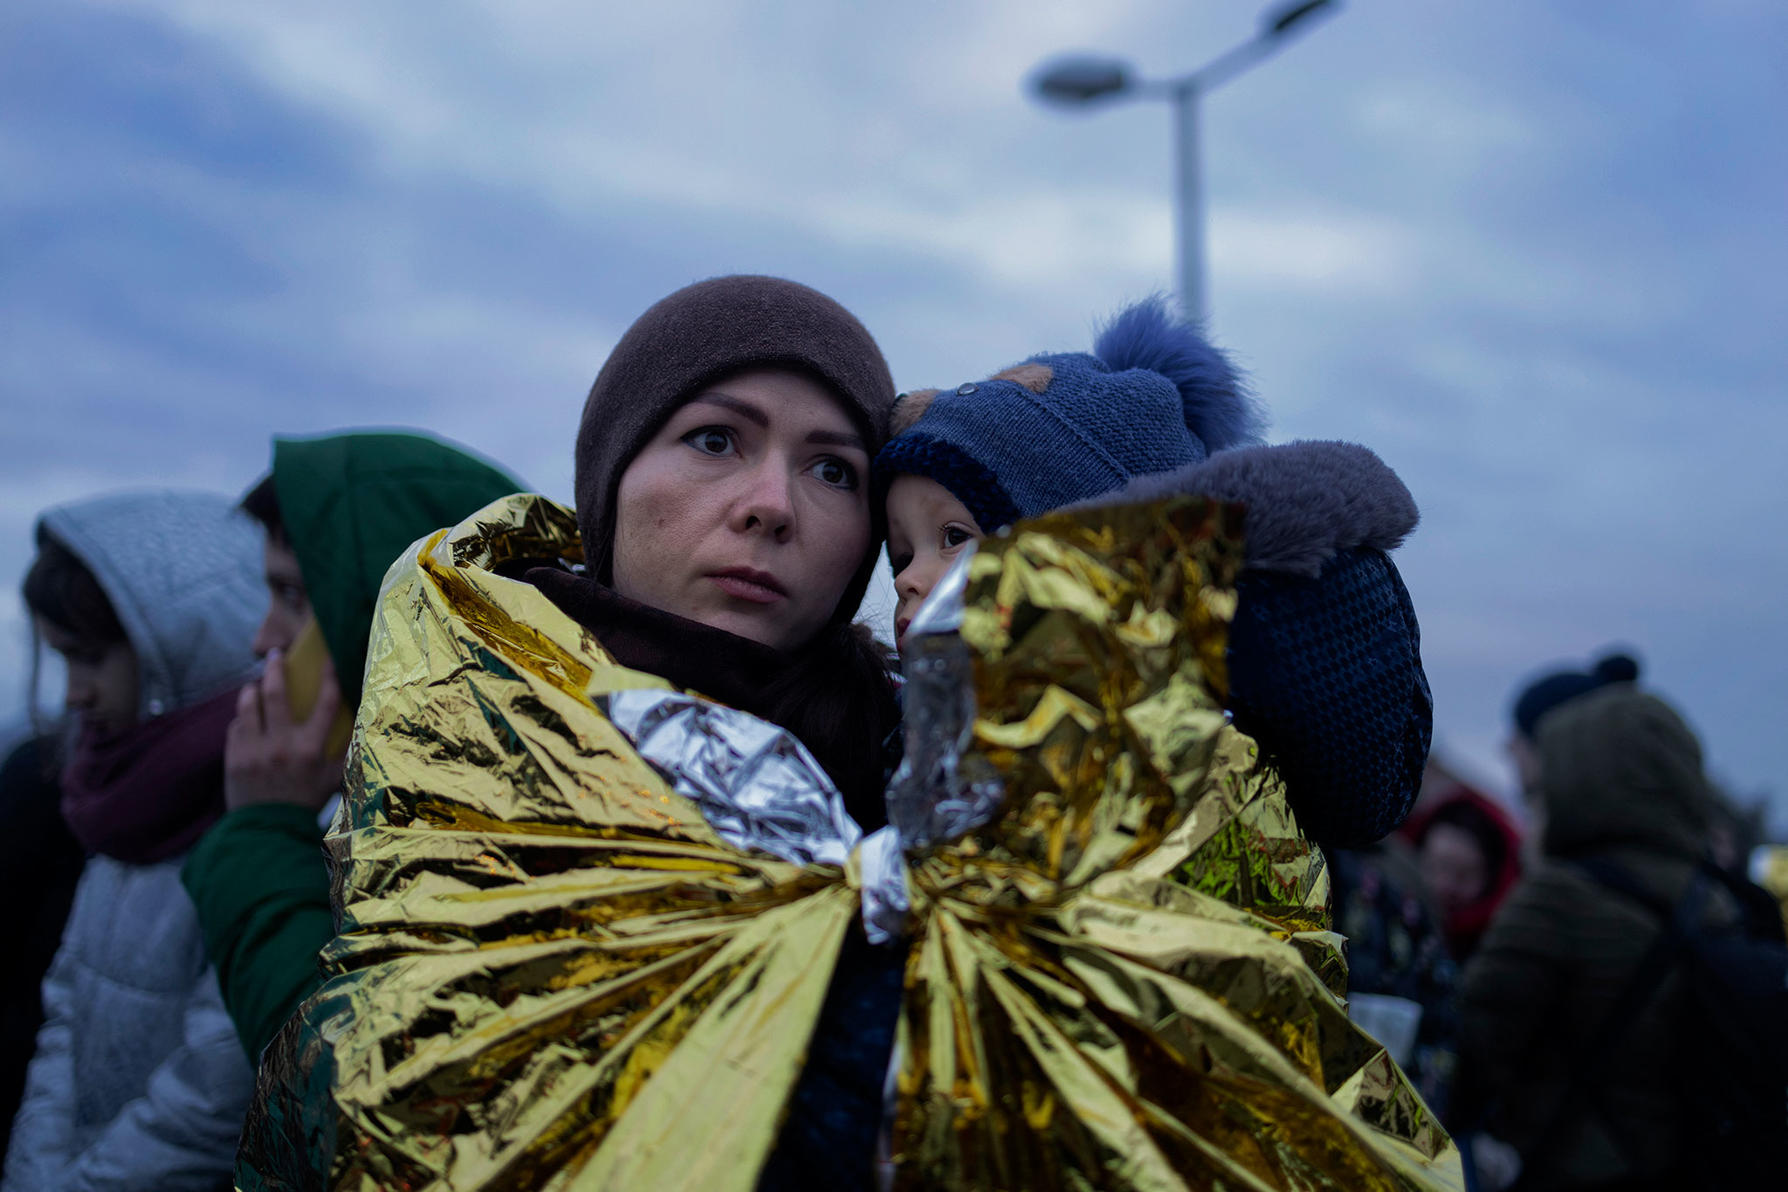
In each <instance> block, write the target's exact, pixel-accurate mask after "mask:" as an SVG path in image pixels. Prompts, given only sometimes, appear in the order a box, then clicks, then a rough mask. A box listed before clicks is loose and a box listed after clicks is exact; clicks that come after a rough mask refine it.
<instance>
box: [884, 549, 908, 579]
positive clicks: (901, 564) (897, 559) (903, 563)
mask: <svg viewBox="0 0 1788 1192" xmlns="http://www.w3.org/2000/svg"><path fill="white" fill-rule="evenodd" d="M888 565H889V566H890V567H892V568H894V578H895V579H899V578H900V573H901V572H902V571H905V570H906V569H907V568H908V567H911V566H912V565H913V553H912V552H911V551H904V552H902V553H901V554H898V555H890V556H888Z"/></svg>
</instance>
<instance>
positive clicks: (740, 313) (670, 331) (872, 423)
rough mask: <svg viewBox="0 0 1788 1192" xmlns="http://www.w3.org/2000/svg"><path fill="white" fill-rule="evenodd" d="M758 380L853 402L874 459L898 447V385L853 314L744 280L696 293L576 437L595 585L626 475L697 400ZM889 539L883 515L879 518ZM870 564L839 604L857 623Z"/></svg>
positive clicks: (715, 282)
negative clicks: (803, 383) (749, 378)
mask: <svg viewBox="0 0 1788 1192" xmlns="http://www.w3.org/2000/svg"><path fill="white" fill-rule="evenodd" d="M756 368H786V369H789V370H791V371H794V372H800V373H805V374H807V375H809V376H812V377H814V378H816V379H817V380H819V381H820V382H821V383H822V384H824V385H825V386H826V388H827V389H829V390H831V391H832V393H833V394H834V395H835V396H837V397H838V398H839V399H840V400H841V401H843V402H844V405H845V408H846V410H847V411H849V413H850V415H851V420H852V421H853V422H855V423H856V424H857V428H858V430H859V431H861V432H862V434H863V437H864V440H865V446H867V447H868V449H869V456H870V458H871V459H873V458H875V453H876V452H877V451H879V450H880V449H881V446H882V444H883V443H884V442H885V441H886V440H887V437H888V412H889V410H890V409H892V408H893V405H894V378H893V376H892V375H891V374H890V373H889V372H888V364H887V361H885V360H883V359H882V353H881V349H880V348H878V347H876V344H875V340H874V339H872V338H871V337H870V335H869V332H868V331H867V330H865V329H864V327H863V324H861V323H859V322H858V321H857V320H856V317H855V316H853V315H852V314H851V313H850V312H849V311H847V310H845V309H844V307H842V306H840V305H838V303H836V302H834V301H832V299H830V298H828V297H826V296H825V295H824V294H821V293H820V292H819V291H818V290H813V289H809V288H808V287H806V286H804V285H800V284H798V283H796V282H792V281H785V280H784V279H782V278H779V277H754V276H749V275H742V274H741V275H735V276H731V277H716V278H711V279H709V280H707V281H701V282H697V283H695V284H694V285H692V286H686V287H684V288H683V289H681V290H678V291H677V292H676V293H674V294H672V295H670V296H669V297H668V298H664V299H661V300H660V301H658V302H657V303H656V304H655V305H653V307H652V308H651V309H650V310H648V311H646V313H645V314H643V315H641V316H640V317H639V318H638V319H637V320H636V321H635V322H634V324H633V326H631V327H629V328H628V329H627V334H625V335H623V336H622V337H621V342H620V343H618V344H616V345H615V350H614V351H613V352H611V353H609V357H608V362H607V363H605V364H604V365H603V366H602V371H601V372H600V373H598V374H597V375H596V383H595V384H594V385H592V386H590V396H589V398H588V399H587V400H586V401H585V402H584V417H583V423H582V424H581V425H580V426H579V427H578V431H577V522H578V528H579V530H580V531H581V533H582V534H583V541H584V560H585V562H586V563H587V564H588V566H589V569H590V574H591V575H592V576H594V577H595V578H597V579H599V580H601V581H602V582H603V583H607V582H609V575H610V571H611V566H612V563H613V558H614V545H615V494H616V492H617V491H618V490H619V488H620V486H621V473H622V472H624V471H626V469H627V465H628V464H629V463H631V462H632V461H633V457H634V456H635V455H637V454H638V453H639V449H640V448H641V447H644V446H645V445H646V441H647V440H648V439H650V438H651V437H652V436H653V435H654V434H656V433H657V432H658V429H659V427H661V426H663V425H664V423H665V421H666V420H667V419H669V418H670V416H671V415H672V414H673V413H675V412H676V411H677V409H678V408H679V407H681V406H682V405H683V403H684V402H685V401H687V400H688V399H689V398H690V397H692V396H693V395H694V394H695V393H696V391H697V390H699V389H701V388H702V387H703V386H705V385H710V384H713V383H714V382H716V381H719V380H721V379H723V378H725V377H728V376H732V375H734V374H737V373H740V372H744V371H746V370H748V369H756ZM871 515H872V517H873V518H874V524H875V527H876V537H877V539H878V540H879V538H880V527H881V511H880V509H872V513H871ZM875 559H876V556H875V555H874V554H871V555H870V557H869V558H868V559H866V560H865V561H864V564H863V566H862V568H861V569H860V570H859V572H858V574H857V575H856V577H855V578H854V579H853V580H852V583H851V587H850V589H849V590H847V591H846V592H845V594H844V596H843V598H841V599H840V600H839V602H838V608H839V610H840V611H839V612H838V613H837V614H835V619H837V620H843V619H848V618H849V617H850V616H851V615H853V614H854V613H855V612H856V609H857V605H858V604H859V603H860V602H861V601H862V599H863V592H864V589H865V588H867V587H868V584H869V575H870V572H871V570H872V569H873V568H874V566H875Z"/></svg>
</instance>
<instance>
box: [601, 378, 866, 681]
mask: <svg viewBox="0 0 1788 1192" xmlns="http://www.w3.org/2000/svg"><path fill="white" fill-rule="evenodd" d="M868 472H869V454H868V445H867V444H865V443H864V442H863V437H862V435H861V434H860V433H859V432H858V430H857V428H856V426H855V424H853V423H852V422H851V419H850V417H849V415H847V414H846V413H845V411H844V407H843V406H842V405H841V404H840V403H839V402H838V401H837V400H836V399H835V398H833V397H832V395H831V394H830V393H829V392H827V391H826V389H825V388H823V387H822V386H821V385H820V384H819V383H818V382H816V381H813V380H810V379H808V378H807V377H805V376H802V375H800V374H798V373H791V372H783V371H779V370H772V369H764V370H758V371H753V372H746V373H740V374H739V375H737V376H734V377H731V378H729V379H727V380H725V381H721V382H718V383H716V384H715V385H712V386H710V387H709V388H708V389H706V390H704V391H702V392H701V393H698V394H697V395H696V396H694V397H693V398H691V399H690V400H689V401H688V402H686V403H685V404H684V405H683V406H682V407H681V408H680V409H678V410H677V412H676V413H674V414H672V415H671V417H670V421H668V422H666V423H665V424H664V426H663V427H661V428H660V429H659V431H658V433H657V434H656V435H654V436H653V437H652V438H651V439H650V440H649V441H648V442H647V443H646V445H645V446H644V447H643V448H641V450H640V452H639V454H638V455H636V456H634V457H633V462H632V463H630V464H628V465H627V470H626V471H625V472H623V473H621V484H620V488H619V491H618V493H617V496H616V510H615V553H614V586H615V590H616V591H617V592H619V593H620V594H621V595H623V596H626V597H629V598H630V599H633V600H637V601H639V602H640V603H642V604H648V605H651V606H652V607H654V608H659V609H663V610H664V611H665V612H669V613H675V614H676V615H678V616H680V617H687V618H689V619H690V620H692V621H699V622H701V623H702V624H704V625H711V626H713V627H714V628H716V629H724V630H726V631H727V632H729V633H735V634H738V635H739V636H740V637H745V638H750V639H751V640H752V641H757V642H762V643H763V644H764V645H767V646H774V647H775V648H777V649H781V650H790V649H794V648H797V647H799V646H803V645H805V644H806V643H807V642H809V641H811V640H812V638H813V636H814V635H815V634H816V633H818V632H819V630H820V629H821V628H822V627H823V626H824V625H825V624H826V622H827V621H828V620H829V619H830V618H831V616H832V612H833V610H834V609H835V608H837V606H838V601H839V599H840V598H841V597H842V596H843V595H844V590H845V588H846V587H848V586H849V585H850V581H851V577H852V576H853V575H855V574H856V572H857V569H858V567H859V566H860V565H861V564H862V562H863V559H864V556H865V555H867V554H868V552H869V499H868V494H867V492H866V490H865V482H866V480H867V477H868Z"/></svg>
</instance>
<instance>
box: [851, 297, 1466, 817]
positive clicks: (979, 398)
mask: <svg viewBox="0 0 1788 1192" xmlns="http://www.w3.org/2000/svg"><path fill="white" fill-rule="evenodd" d="M1263 422H1264V417H1263V414H1262V412H1261V410H1260V409H1259V407H1258V406H1257V405H1256V404H1255V402H1254V401H1253V399H1252V398H1251V397H1250V396H1249V394H1248V392H1247V390H1246V389H1245V388H1244V386H1243V384H1242V380H1241V377H1240V376H1239V374H1238V373H1237V371H1236V369H1235V368H1234V367H1233V366H1232V365H1231V364H1230V362H1229V360H1228V358H1227V357H1225V356H1224V355H1223V353H1222V352H1220V351H1218V350H1217V349H1216V348H1214V347H1212V346H1211V344H1210V343H1209V342H1207V341H1206V340H1205V339H1204V337H1203V336H1202V335H1200V334H1199V333H1198V331H1197V330H1196V329H1195V328H1194V327H1192V326H1190V325H1189V324H1187V323H1184V322H1182V321H1180V320H1179V319H1177V318H1176V317H1175V316H1174V315H1173V314H1171V313H1170V312H1169V310H1168V307H1167V304H1166V302H1165V301H1164V300H1161V299H1151V300H1149V301H1145V302H1142V303H1138V304H1136V305H1134V306H1131V307H1130V308H1128V309H1126V310H1124V311H1123V312H1121V313H1120V314H1119V315H1118V316H1117V317H1116V318H1115V319H1114V320H1113V321H1112V322H1111V324H1110V325H1109V326H1107V327H1106V328H1105V330H1104V331H1103V332H1101V333H1100V335H1099V336H1098V338H1097V340H1096V341H1095V344H1094V347H1093V351H1092V352H1091V353H1084V352H1079V353H1056V354H1043V355H1038V356H1033V357H1031V358H1030V359H1029V360H1027V361H1025V362H1024V363H1022V364H1020V365H1017V366H1015V367H1013V368H1009V369H1006V370H1005V371H1003V372H1000V373H997V374H995V375H994V376H992V377H990V378H988V379H987V380H985V381H980V382H973V383H969V384H965V385H961V386H959V387H957V388H956V389H954V390H944V391H939V390H926V391H922V392H917V393H911V394H907V395H905V396H903V398H902V399H901V401H900V403H899V404H898V405H897V406H896V407H895V411H894V421H893V428H892V429H893V432H894V437H893V439H892V440H891V441H890V442H889V444H888V446H887V447H885V448H883V450H882V452H881V454H880V455H879V456H877V458H876V464H875V466H876V480H877V486H878V492H883V493H885V495H886V503H887V513H888V519H889V558H890V560H891V561H892V563H893V566H894V571H895V591H896V594H897V595H898V596H899V599H900V604H899V609H898V612H897V614H896V616H897V620H896V632H897V634H899V635H904V633H905V630H906V626H907V625H908V624H909V623H910V621H911V618H912V615H913V613H914V612H915V611H916V610H917V609H918V606H919V604H920V602H922V601H923V599H924V598H925V596H926V595H927V594H928V593H929V592H930V590H931V587H932V586H933V585H934V584H935V583H936V582H937V580H938V579H939V578H940V577H941V576H942V574H943V572H944V570H946V569H947V567H948V566H949V564H950V562H951V561H953V559H954V558H955V556H956V555H957V554H959V553H960V552H961V550H962V548H963V547H964V545H966V544H967V543H968V542H970V541H973V540H974V539H976V538H979V537H981V536H982V535H985V534H991V533H995V532H997V531H999V530H1000V529H1002V528H1004V527H1005V526H1007V525H1010V524H1011V523H1012V522H1014V521H1016V520H1018V519H1020V518H1026V517H1034V516H1036V515H1038V514H1041V513H1045V512H1047V511H1049V510H1052V509H1057V508H1060V507H1063V506H1067V505H1072V504H1075V503H1081V502H1087V503H1106V502H1114V503H1115V502H1133V501H1143V500H1150V499H1155V498H1159V497H1165V496H1167V495H1170V494H1173V493H1194V494H1198V495H1203V496H1208V497H1214V498H1218V499H1222V500H1230V501H1241V502H1243V503H1245V504H1246V505H1247V515H1246V521H1245V550H1246V563H1245V567H1244V571H1243V574H1242V577H1241V579H1240V581H1239V582H1238V584H1237V590H1238V594H1239V596H1240V604H1239V607H1238V610H1237V613H1236V617H1235V621H1234V624H1233V626H1232V627H1231V636H1230V688H1231V690H1230V697H1231V703H1230V710H1231V712H1232V713H1233V715H1234V717H1235V722H1236V725H1237V727H1239V728H1241V729H1242V730H1243V731H1244V732H1247V733H1248V734H1249V735H1250V736H1253V737H1254V738H1255V739H1256V740H1257V741H1259V742H1260V744H1261V747H1262V748H1263V749H1264V750H1266V751H1267V752H1268V753H1269V754H1271V755H1272V756H1273V757H1274V760H1275V762H1276V764H1277V765H1278V766H1279V768H1280V771H1281V773H1282V774H1283V775H1284V777H1285V780H1286V785H1287V789H1288V791H1289V793H1290V796H1291V800H1292V805H1293V808H1294V809H1295V810H1296V812H1297V814H1298V819H1299V823H1300V825H1302V827H1303V828H1304V830H1305V831H1306V832H1308V833H1309V834H1310V835H1311V836H1313V837H1314V838H1316V839H1317V840H1319V841H1321V842H1322V843H1323V844H1325V845H1330V846H1338V847H1347V846H1355V845H1362V844H1365V843H1368V842H1370V841H1373V840H1376V839H1378V838H1380V837H1382V836H1384V835H1385V834H1387V833H1388V832H1390V831H1391V830H1392V829H1394V828H1395V827H1396V826H1397V825H1398V824H1399V823H1401V822H1402V820H1403V818H1404V816H1406V815H1407V814H1408V812H1409V808H1410V806H1411V805H1412V804H1413V803H1414V800H1415V796H1416V791H1417V789H1418V787H1419V785H1420V780H1421V771H1422V763H1423V761H1424V760H1425V759H1426V757H1427V753H1428V744H1429V739H1430V735H1431V732H1432V723H1433V705H1432V701H1431V698H1430V695H1429V690H1428V683H1427V679H1426V677H1425V676H1424V674H1423V672H1422V665H1421V653H1420V631H1419V628H1418V626H1417V624H1416V619H1415V613H1414V610H1413V608H1412V607H1411V605H1410V601H1409V594H1408V592H1407V591H1405V589H1404V587H1403V582H1402V580H1401V578H1400V577H1399V576H1398V574H1397V569H1396V567H1395V566H1393V565H1392V563H1391V561H1390V558H1389V557H1388V554H1387V552H1388V551H1390V550H1391V549H1393V548H1394V547H1396V546H1397V545H1398V544H1399V543H1401V541H1402V540H1403V538H1404V537H1405V536H1406V535H1407V534H1408V533H1409V531H1410V530H1412V529H1413V528H1414V526H1415V523H1416V509H1415V503H1414V501H1413V500H1412V499H1411V498H1410V495H1409V492H1408V490H1407V489H1406V488H1404V487H1403V484H1402V482H1401V481H1399V480H1398V479H1397V477H1396V476H1395V474H1393V473H1392V472H1391V470H1390V469H1389V468H1387V467H1385V465H1384V464H1383V463H1382V462H1380V461H1379V459H1378V458H1377V457H1376V456H1375V455H1373V454H1372V453H1371V452H1370V451H1367V450H1366V449H1365V448H1363V447H1358V446H1355V445H1352V444H1346V443H1292V444H1288V445H1285V446H1280V447H1263V446H1260V445H1259V444H1260V442H1261V430H1262V425H1263Z"/></svg>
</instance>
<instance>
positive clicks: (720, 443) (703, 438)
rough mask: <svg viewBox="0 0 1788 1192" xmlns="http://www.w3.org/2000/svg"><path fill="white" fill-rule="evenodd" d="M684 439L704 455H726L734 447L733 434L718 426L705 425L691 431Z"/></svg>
mask: <svg viewBox="0 0 1788 1192" xmlns="http://www.w3.org/2000/svg"><path fill="white" fill-rule="evenodd" d="M683 441H684V442H685V443H687V444H689V445H690V446H691V447H693V448H695V449H696V450H697V451H699V452H701V453H702V454H703V455H725V454H726V453H727V452H729V451H731V450H732V449H733V436H732V435H731V434H730V433H729V432H727V431H724V430H722V429H720V428H719V427H717V426H704V427H702V428H701V429H700V430H695V431H690V432H689V433H688V434H686V435H684V436H683Z"/></svg>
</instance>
